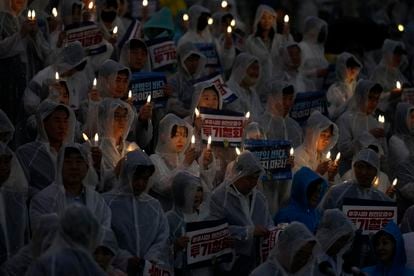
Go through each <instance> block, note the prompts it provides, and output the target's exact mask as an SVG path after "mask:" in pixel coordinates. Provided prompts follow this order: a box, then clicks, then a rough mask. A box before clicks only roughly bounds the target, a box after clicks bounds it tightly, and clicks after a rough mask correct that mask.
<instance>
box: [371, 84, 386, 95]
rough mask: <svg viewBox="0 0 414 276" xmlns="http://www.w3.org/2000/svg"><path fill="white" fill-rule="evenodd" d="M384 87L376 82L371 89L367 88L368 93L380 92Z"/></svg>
mask: <svg viewBox="0 0 414 276" xmlns="http://www.w3.org/2000/svg"><path fill="white" fill-rule="evenodd" d="M382 91H384V89H383V88H382V86H381V84H379V83H376V84H375V85H374V86H373V87H371V89H370V90H369V92H370V93H375V94H381V93H382Z"/></svg>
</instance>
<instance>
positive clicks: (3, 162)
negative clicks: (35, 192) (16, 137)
mask: <svg viewBox="0 0 414 276" xmlns="http://www.w3.org/2000/svg"><path fill="white" fill-rule="evenodd" d="M27 189H28V187H27V181H26V178H25V177H24V173H23V170H22V168H21V167H20V164H19V161H18V160H17V158H16V156H15V155H14V153H13V152H12V151H11V150H10V148H9V147H7V145H6V144H3V143H2V142H0V245H2V246H1V249H0V264H1V263H3V262H4V261H5V260H7V259H8V258H10V257H11V256H13V255H14V254H16V253H17V251H18V250H19V249H20V248H21V247H23V245H24V242H25V236H26V234H25V232H26V230H27V229H26V228H27V227H28V222H27V208H26V200H27Z"/></svg>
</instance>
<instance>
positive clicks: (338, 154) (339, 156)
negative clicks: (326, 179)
mask: <svg viewBox="0 0 414 276" xmlns="http://www.w3.org/2000/svg"><path fill="white" fill-rule="evenodd" d="M339 159H341V153H340V152H338V153H337V154H336V157H335V162H338V161H339Z"/></svg>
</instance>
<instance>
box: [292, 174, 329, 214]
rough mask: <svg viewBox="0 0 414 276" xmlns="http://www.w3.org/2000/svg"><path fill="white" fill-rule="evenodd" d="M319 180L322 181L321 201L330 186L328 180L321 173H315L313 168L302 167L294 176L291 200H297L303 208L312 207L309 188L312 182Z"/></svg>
mask: <svg viewBox="0 0 414 276" xmlns="http://www.w3.org/2000/svg"><path fill="white" fill-rule="evenodd" d="M318 180H319V181H320V183H321V192H320V196H319V202H320V201H321V200H322V197H323V195H324V194H325V192H326V189H327V187H328V184H327V183H326V180H325V179H324V178H322V177H321V176H320V175H319V174H317V173H315V172H314V171H313V170H311V169H309V168H308V167H302V168H301V169H300V170H298V171H297V172H296V173H295V175H294V177H293V180H292V191H291V200H292V201H295V202H296V203H297V204H298V205H299V206H301V207H302V208H303V209H305V210H306V209H309V208H310V207H309V202H308V197H307V194H308V189H309V186H310V184H311V183H313V182H315V181H318ZM319 202H318V203H319Z"/></svg>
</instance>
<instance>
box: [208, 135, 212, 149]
mask: <svg viewBox="0 0 414 276" xmlns="http://www.w3.org/2000/svg"><path fill="white" fill-rule="evenodd" d="M207 149H208V150H209V149H211V135H209V136H208V140H207Z"/></svg>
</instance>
